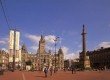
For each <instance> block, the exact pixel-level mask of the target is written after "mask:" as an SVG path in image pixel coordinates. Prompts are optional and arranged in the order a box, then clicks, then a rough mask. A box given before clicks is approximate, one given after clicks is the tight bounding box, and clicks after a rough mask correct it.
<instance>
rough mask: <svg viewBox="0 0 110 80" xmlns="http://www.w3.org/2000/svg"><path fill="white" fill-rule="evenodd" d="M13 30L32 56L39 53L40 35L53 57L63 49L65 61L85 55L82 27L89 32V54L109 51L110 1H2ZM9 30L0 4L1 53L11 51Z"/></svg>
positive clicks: (87, 44) (87, 43) (87, 36)
mask: <svg viewBox="0 0 110 80" xmlns="http://www.w3.org/2000/svg"><path fill="white" fill-rule="evenodd" d="M1 1H2V4H3V7H4V10H5V14H6V17H7V20H8V23H9V27H10V29H13V28H16V30H17V31H19V32H20V46H22V45H23V44H24V43H25V44H26V46H27V49H28V51H29V52H31V53H34V54H35V53H37V48H38V42H39V39H40V36H41V34H43V35H44V36H45V39H46V50H47V51H48V50H49V49H50V50H51V51H52V53H53V54H54V51H55V46H54V45H55V42H54V39H55V37H59V39H58V40H57V46H56V48H57V51H58V49H59V48H60V47H61V48H62V50H63V52H64V54H65V59H73V58H78V57H79V52H81V51H82V36H81V33H82V25H83V24H84V25H85V29H86V33H87V34H86V47H87V51H92V50H96V49H99V48H100V47H105V48H106V47H110V37H109V36H108V35H109V34H110V0H1ZM9 31H10V30H9V28H8V25H7V23H6V19H5V17H4V14H3V9H2V6H1V4H0V49H5V50H6V51H8V50H9V47H8V46H9V45H8V44H9Z"/></svg>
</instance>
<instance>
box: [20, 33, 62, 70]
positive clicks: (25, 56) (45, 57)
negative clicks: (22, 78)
mask: <svg viewBox="0 0 110 80" xmlns="http://www.w3.org/2000/svg"><path fill="white" fill-rule="evenodd" d="M45 48H46V44H45V37H44V36H43V35H41V39H40V41H39V47H38V50H37V53H36V54H29V53H28V51H27V48H26V45H25V44H23V46H22V48H21V55H22V57H21V62H22V66H23V67H24V68H25V65H26V64H25V62H26V61H28V60H31V62H32V64H33V67H34V68H36V69H37V70H42V69H43V67H44V66H48V67H50V66H53V67H55V65H56V67H57V68H58V69H63V68H64V53H63V51H62V49H61V48H60V49H59V50H58V53H57V54H56V57H55V54H54V55H53V54H52V53H51V51H50V50H49V51H48V52H46V50H45ZM55 60H56V63H55Z"/></svg>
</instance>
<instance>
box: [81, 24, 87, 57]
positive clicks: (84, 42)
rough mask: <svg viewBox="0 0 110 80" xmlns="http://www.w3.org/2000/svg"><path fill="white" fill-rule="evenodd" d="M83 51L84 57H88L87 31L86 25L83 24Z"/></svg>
mask: <svg viewBox="0 0 110 80" xmlns="http://www.w3.org/2000/svg"><path fill="white" fill-rule="evenodd" d="M81 35H82V52H83V57H84V59H85V57H86V32H85V26H84V24H83V30H82V34H81Z"/></svg>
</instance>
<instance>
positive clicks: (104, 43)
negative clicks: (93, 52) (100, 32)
mask: <svg viewBox="0 0 110 80" xmlns="http://www.w3.org/2000/svg"><path fill="white" fill-rule="evenodd" d="M100 47H104V48H107V47H110V42H101V43H100V44H99V45H98V48H100Z"/></svg>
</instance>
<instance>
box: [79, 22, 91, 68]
mask: <svg viewBox="0 0 110 80" xmlns="http://www.w3.org/2000/svg"><path fill="white" fill-rule="evenodd" d="M81 35H82V57H83V64H82V65H83V68H84V69H90V60H89V56H86V31H85V26H84V24H83V30H82V34H81Z"/></svg>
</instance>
